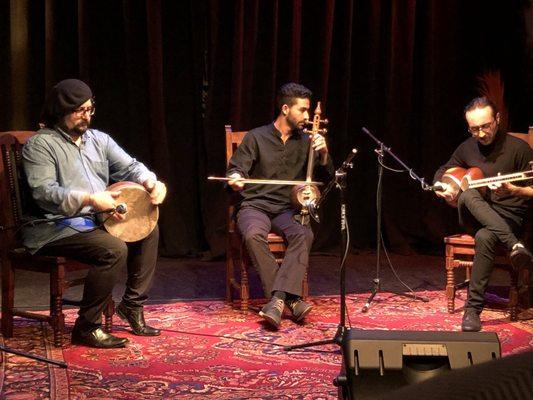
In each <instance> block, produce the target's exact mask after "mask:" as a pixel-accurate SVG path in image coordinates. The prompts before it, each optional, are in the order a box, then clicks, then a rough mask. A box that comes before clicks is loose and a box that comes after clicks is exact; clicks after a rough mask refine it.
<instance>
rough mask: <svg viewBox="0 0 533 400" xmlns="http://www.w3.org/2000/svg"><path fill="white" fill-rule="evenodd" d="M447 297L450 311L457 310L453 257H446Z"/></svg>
mask: <svg viewBox="0 0 533 400" xmlns="http://www.w3.org/2000/svg"><path fill="white" fill-rule="evenodd" d="M446 299H447V301H448V313H450V314H452V313H453V312H454V311H455V275H454V267H453V259H452V257H446Z"/></svg>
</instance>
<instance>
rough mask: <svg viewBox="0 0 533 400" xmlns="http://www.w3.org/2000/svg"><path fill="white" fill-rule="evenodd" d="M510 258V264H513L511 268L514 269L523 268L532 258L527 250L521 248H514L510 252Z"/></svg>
mask: <svg viewBox="0 0 533 400" xmlns="http://www.w3.org/2000/svg"><path fill="white" fill-rule="evenodd" d="M510 257H511V264H513V267H514V268H516V269H522V268H525V267H526V266H528V265H529V264H530V263H531V260H532V258H533V256H532V255H531V253H530V252H529V250H528V249H526V248H525V247H523V246H516V247H515V248H514V249H513V250H512V251H511V255H510Z"/></svg>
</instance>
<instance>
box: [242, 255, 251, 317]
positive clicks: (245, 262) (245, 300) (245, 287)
mask: <svg viewBox="0 0 533 400" xmlns="http://www.w3.org/2000/svg"><path fill="white" fill-rule="evenodd" d="M250 264H251V262H250V259H249V258H248V253H247V252H246V249H245V248H244V246H242V247H241V311H242V312H243V313H247V312H248V306H249V300H250V284H249V281H248V267H249V266H250Z"/></svg>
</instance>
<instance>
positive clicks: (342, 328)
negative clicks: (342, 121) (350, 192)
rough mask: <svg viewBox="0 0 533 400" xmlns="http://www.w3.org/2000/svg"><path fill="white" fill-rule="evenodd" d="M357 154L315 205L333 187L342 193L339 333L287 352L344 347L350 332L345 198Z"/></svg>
mask: <svg viewBox="0 0 533 400" xmlns="http://www.w3.org/2000/svg"><path fill="white" fill-rule="evenodd" d="M356 153H357V149H352V151H351V153H350V154H349V155H348V157H347V158H346V160H345V161H344V162H343V163H342V165H341V167H340V168H339V169H337V170H336V171H335V179H333V180H331V182H330V183H329V184H328V186H327V187H326V189H324V193H323V195H322V197H321V198H320V199H319V200H318V202H317V204H316V205H315V209H318V208H319V207H320V205H321V204H322V202H323V201H324V199H325V197H326V196H327V194H328V193H329V192H330V190H331V189H332V188H333V187H336V188H337V189H339V192H340V203H341V215H340V217H341V240H342V246H341V264H340V268H339V269H340V322H339V325H338V326H337V331H336V333H335V335H334V336H333V338H331V339H327V340H320V341H317V342H311V343H302V344H297V345H290V346H284V347H283V349H284V350H285V351H290V350H294V349H302V348H305V347H312V346H322V345H324V344H337V345H339V346H341V345H342V343H343V340H344V337H345V335H346V333H347V331H348V329H347V327H346V268H345V262H346V256H347V254H348V247H349V229H348V220H347V218H346V201H345V197H344V191H345V189H346V173H347V170H348V169H351V168H353V164H352V159H353V157H354V156H355V154H356Z"/></svg>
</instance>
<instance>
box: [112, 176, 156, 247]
mask: <svg viewBox="0 0 533 400" xmlns="http://www.w3.org/2000/svg"><path fill="white" fill-rule="evenodd" d="M106 190H108V191H120V194H119V196H118V197H117V198H116V201H117V204H123V205H124V206H125V209H126V212H125V213H124V217H125V218H124V219H122V220H116V219H113V218H109V217H108V216H107V217H104V219H103V220H102V222H103V225H104V228H105V229H106V230H107V231H108V232H109V233H110V234H111V235H113V236H115V237H117V238H119V239H121V240H123V241H125V242H136V241H138V240H141V239H144V238H145V237H147V236H148V235H149V234H150V233H152V231H153V230H154V229H155V227H156V225H157V220H158V219H159V207H158V206H156V205H154V204H152V199H151V197H150V193H148V191H147V190H146V189H145V187H144V186H143V185H140V184H138V183H134V182H128V181H124V182H117V183H114V184H112V185H111V186H109V187H108V188H107V189H106Z"/></svg>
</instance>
